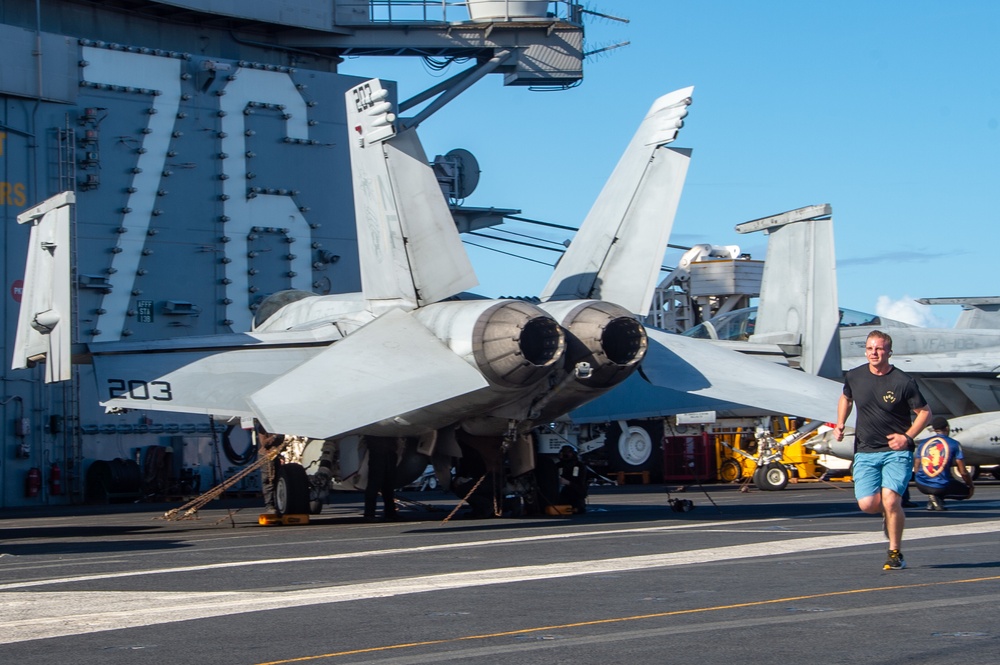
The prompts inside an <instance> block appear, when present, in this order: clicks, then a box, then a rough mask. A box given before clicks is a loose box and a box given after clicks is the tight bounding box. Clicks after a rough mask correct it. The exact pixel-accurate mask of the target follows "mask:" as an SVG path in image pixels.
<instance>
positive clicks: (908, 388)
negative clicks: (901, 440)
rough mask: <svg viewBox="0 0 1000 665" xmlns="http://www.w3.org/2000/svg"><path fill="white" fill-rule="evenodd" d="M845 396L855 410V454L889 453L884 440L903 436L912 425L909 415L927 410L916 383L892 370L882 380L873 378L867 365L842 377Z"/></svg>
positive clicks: (893, 368) (895, 369)
mask: <svg viewBox="0 0 1000 665" xmlns="http://www.w3.org/2000/svg"><path fill="white" fill-rule="evenodd" d="M844 396H846V397H847V398H848V399H853V400H854V405H855V407H856V408H857V410H858V421H857V426H856V427H855V430H854V452H858V453H881V452H885V451H887V450H892V449H891V448H889V441H888V439H886V437H887V436H888V435H889V434H892V433H894V432H895V433H901V434H905V433H906V430H908V429H909V428H910V425H911V424H912V422H913V420H912V417H911V416H910V412H911V411H913V410H915V409H920V408H922V407H925V406H927V400H925V399H924V396H923V395H921V394H920V389H919V388H917V382H916V381H914V380H913V378H912V377H911V376H910V375H909V374H907V373H906V372H904V371H903V370H901V369H897V368H895V367H892V368H891V369H890V370H889V372H888V373H887V374H883V375H881V376H879V375H877V374H872V372H871V370H870V369H868V365H861V366H860V367H855V368H854V369H852V370H850V371H848V372H847V375H846V376H845V377H844ZM910 450H913V446H912V445H911V446H910Z"/></svg>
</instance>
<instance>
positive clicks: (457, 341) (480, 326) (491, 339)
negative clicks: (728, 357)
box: [414, 300, 648, 388]
mask: <svg viewBox="0 0 1000 665" xmlns="http://www.w3.org/2000/svg"><path fill="white" fill-rule="evenodd" d="M414 315H415V316H416V317H417V318H418V319H419V320H420V321H421V322H422V323H423V324H424V325H426V326H427V327H428V328H430V329H431V330H432V331H434V333H435V334H436V335H438V337H439V338H440V339H441V340H442V341H444V342H445V343H446V344H448V345H449V346H450V347H451V348H452V349H453V350H454V351H455V352H456V353H459V354H460V355H463V356H465V357H467V358H468V359H469V360H470V362H472V363H473V364H474V365H476V366H477V367H478V368H479V369H480V371H482V372H483V375H484V376H485V377H486V378H487V380H489V381H490V382H491V383H493V384H494V385H497V386H501V387H506V388H521V387H527V386H530V385H532V384H534V383H537V382H538V381H541V380H542V379H543V378H545V377H546V376H548V375H549V374H551V372H552V371H553V370H554V369H556V368H558V367H564V368H565V369H566V370H567V371H572V370H573V368H574V367H576V366H577V365H578V364H579V363H581V362H585V363H587V364H589V366H590V372H589V373H585V374H583V373H581V374H578V376H577V379H576V380H577V381H578V382H579V383H581V384H584V385H586V386H588V387H591V388H607V387H610V386H614V385H616V384H618V383H620V382H621V381H623V380H624V379H625V378H626V377H628V375H629V374H630V373H631V372H632V371H633V370H634V369H635V367H636V366H637V365H638V364H639V362H640V361H641V360H642V358H643V356H644V355H645V352H646V348H647V345H648V341H647V338H646V331H645V328H643V326H642V324H641V323H639V322H638V321H637V320H636V319H635V317H633V316H632V314H631V313H629V312H627V311H626V310H625V309H623V308H621V307H619V306H617V305H613V304H611V303H606V302H602V301H598V300H584V301H579V300H578V301H565V302H549V303H542V304H540V305H534V304H531V303H528V302H525V301H520V300H510V301H496V300H483V301H456V302H443V303H436V304H433V305H428V306H427V307H423V308H421V309H419V310H416V311H415V312H414Z"/></svg>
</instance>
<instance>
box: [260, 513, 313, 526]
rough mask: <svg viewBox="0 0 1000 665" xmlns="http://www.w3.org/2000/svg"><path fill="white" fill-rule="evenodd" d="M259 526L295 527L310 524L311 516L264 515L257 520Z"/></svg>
mask: <svg viewBox="0 0 1000 665" xmlns="http://www.w3.org/2000/svg"><path fill="white" fill-rule="evenodd" d="M257 524H259V525H261V526H295V525H298V524H309V516H308V515H276V514H275V513H263V514H261V515H260V516H259V517H258V518H257Z"/></svg>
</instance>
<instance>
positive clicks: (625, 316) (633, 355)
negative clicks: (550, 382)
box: [542, 300, 649, 388]
mask: <svg viewBox="0 0 1000 665" xmlns="http://www.w3.org/2000/svg"><path fill="white" fill-rule="evenodd" d="M542 308H543V309H545V311H547V312H549V313H550V314H552V315H553V316H554V317H556V319H558V320H559V321H561V323H562V326H563V328H565V329H566V331H567V335H566V337H567V342H566V346H567V348H566V363H567V366H569V367H572V366H575V365H576V364H577V363H579V362H587V363H589V364H590V367H591V371H590V373H589V374H588V375H587V376H581V377H579V378H578V379H577V381H578V382H579V383H581V384H582V385H585V386H588V387H592V388H609V387H611V386H615V385H617V384H619V383H621V382H622V381H624V380H625V379H626V378H628V376H629V375H630V374H631V373H632V372H633V371H634V370H635V368H636V367H637V366H638V365H639V363H640V362H641V361H642V359H643V357H644V356H645V355H646V349H647V348H648V346H649V342H648V340H647V337H646V329H645V328H644V327H643V325H642V324H641V323H639V321H638V320H636V318H635V317H634V316H633V315H632V313H631V312H629V311H627V310H626V309H624V308H623V307H620V306H618V305H615V304H612V303H608V302H603V301H600V300H586V301H576V302H563V301H554V302H550V303H545V304H544V305H542Z"/></svg>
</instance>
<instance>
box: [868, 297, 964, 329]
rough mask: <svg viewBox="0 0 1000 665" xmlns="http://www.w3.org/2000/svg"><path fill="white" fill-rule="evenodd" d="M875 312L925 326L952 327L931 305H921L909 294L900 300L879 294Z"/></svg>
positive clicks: (888, 317)
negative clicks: (936, 314)
mask: <svg viewBox="0 0 1000 665" xmlns="http://www.w3.org/2000/svg"><path fill="white" fill-rule="evenodd" d="M875 313H876V314H878V315H879V316H882V317H885V318H887V319H895V320H896V321H902V322H903V323H909V324H911V325H915V326H923V327H925V328H948V327H950V325H949V324H948V323H947V322H946V321H944V320H943V319H941V318H939V317H937V316H935V315H934V313H933V311H932V308H931V306H930V305H921V304H920V303H918V302H916V301H915V300H913V298H911V297H910V296H907V295H904V296H903V297H902V298H900V299H899V300H893V299H892V298H890V297H889V296H879V297H878V301H876V303H875Z"/></svg>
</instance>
